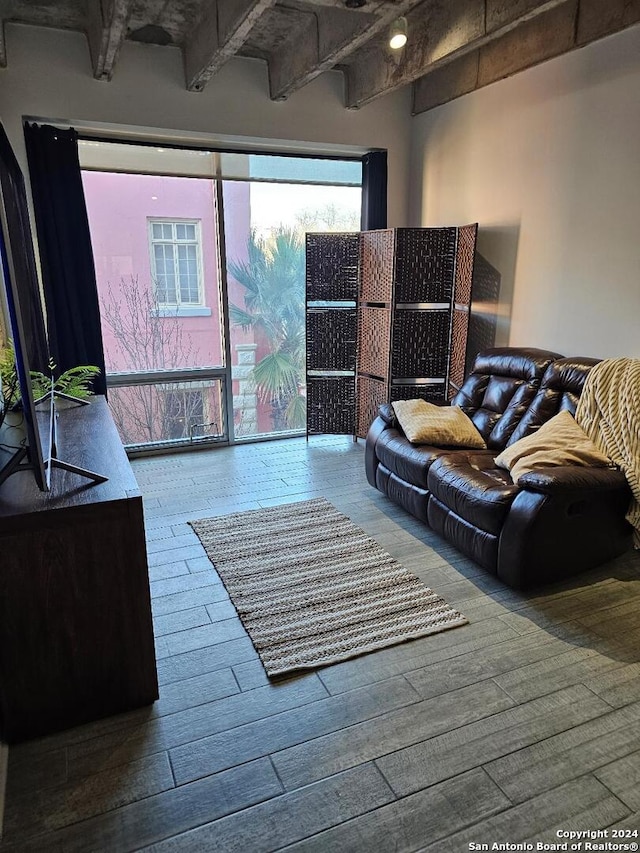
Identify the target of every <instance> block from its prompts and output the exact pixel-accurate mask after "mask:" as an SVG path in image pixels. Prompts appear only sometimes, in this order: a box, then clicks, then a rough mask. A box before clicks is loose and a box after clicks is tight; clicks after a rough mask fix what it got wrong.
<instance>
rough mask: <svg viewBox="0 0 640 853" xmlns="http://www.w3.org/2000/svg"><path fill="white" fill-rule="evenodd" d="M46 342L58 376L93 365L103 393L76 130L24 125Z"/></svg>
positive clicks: (96, 383)
mask: <svg viewBox="0 0 640 853" xmlns="http://www.w3.org/2000/svg"><path fill="white" fill-rule="evenodd" d="M24 135H25V141H26V146H27V159H28V162H29V174H30V176H31V192H32V195H33V205H34V210H35V217H36V230H37V233H38V247H39V250H40V263H41V269H42V284H43V288H44V297H45V304H46V310H47V328H48V331H49V347H50V349H51V356H52V357H53V360H54V362H55V363H56V366H57V368H56V375H58V374H59V373H62V372H63V371H65V370H68V369H69V368H70V367H76V366H77V365H81V364H94V365H96V366H97V367H99V368H100V375H99V376H98V377H97V378H96V379H95V380H94V382H93V390H94V392H95V393H96V394H106V388H107V386H106V377H105V364H104V350H103V347H102V332H101V329H100V309H99V306H98V289H97V286H96V274H95V268H94V264H93V251H92V249H91V236H90V233H89V220H88V218H87V208H86V205H85V200H84V191H83V187H82V178H81V175H80V162H79V160H78V135H77V133H76V132H75V130H73V129H71V130H59V129H58V128H55V127H49V126H48V125H37V124H25V128H24Z"/></svg>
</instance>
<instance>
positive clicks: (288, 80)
mask: <svg viewBox="0 0 640 853" xmlns="http://www.w3.org/2000/svg"><path fill="white" fill-rule="evenodd" d="M420 2H422V0H401V2H399V3H396V4H395V5H394V6H393V7H389V5H388V4H387V3H378V4H376V3H369V4H368V5H367V6H366V7H365V8H364V10H363V11H361V12H357V11H347V10H346V9H338V8H328V7H324V8H322V7H318V8H317V10H316V11H315V13H314V14H313V15H310V16H309V23H308V24H307V26H306V27H305V29H304V31H303V33H302V34H301V35H300V34H296V36H295V37H294V38H292V39H291V40H290V41H289V42H287V44H286V45H285V46H284V47H283V48H282V49H281V50H279V51H278V52H277V53H274V54H273V55H272V56H270V57H269V91H270V96H271V99H272V100H274V101H284V100H285V99H286V98H288V97H289V95H292V94H293V93H294V92H296V91H297V90H298V89H301V88H302V87H303V86H306V85H307V83H310V82H311V81H312V80H314V79H315V78H316V77H318V76H319V75H320V74H322V73H323V72H325V71H328V70H329V69H331V68H333V67H334V66H335V65H338V64H339V63H342V62H344V61H345V60H346V59H347V58H348V57H349V56H351V54H353V53H355V51H356V50H358V49H359V48H360V47H362V46H363V45H364V44H366V43H367V42H368V41H370V40H371V39H372V38H373V37H374V36H375V35H376V34H377V33H379V32H381V31H382V30H386V29H387V28H388V27H389V26H390V25H391V23H392V22H393V21H394V20H395V19H396V18H398V17H399V16H401V15H405V14H406V13H407V12H408V11H409V10H410V9H412V8H414V7H415V6H417V5H418V4H419V3H420Z"/></svg>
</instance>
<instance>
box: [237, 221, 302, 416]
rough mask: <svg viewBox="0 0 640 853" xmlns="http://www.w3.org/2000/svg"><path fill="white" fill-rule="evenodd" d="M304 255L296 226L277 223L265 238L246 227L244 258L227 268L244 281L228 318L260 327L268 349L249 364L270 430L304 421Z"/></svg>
mask: <svg viewBox="0 0 640 853" xmlns="http://www.w3.org/2000/svg"><path fill="white" fill-rule="evenodd" d="M304 267H305V255H304V243H303V240H302V238H301V236H300V234H299V232H297V231H295V230H293V229H290V228H285V227H280V228H279V229H278V230H277V231H276V232H275V233H274V235H273V237H272V238H271V239H270V240H268V241H267V240H264V239H262V238H260V237H258V235H257V234H256V232H255V231H252V232H251V234H250V235H249V239H248V241H247V260H246V261H230V262H229V271H230V273H231V274H232V275H233V277H234V278H235V279H236V281H237V282H238V283H239V284H241V285H242V286H243V287H244V290H245V292H244V308H240V307H238V306H237V305H231V306H230V317H231V322H232V324H233V325H234V326H241V327H242V328H243V329H253V330H254V331H257V332H261V333H262V334H263V335H264V337H265V338H266V340H267V341H268V342H269V348H270V352H269V353H268V354H267V355H265V356H264V357H263V358H261V359H260V361H259V362H258V363H257V364H256V365H255V367H254V369H253V378H254V381H255V383H256V387H257V389H258V394H259V395H260V398H261V399H262V400H267V401H268V402H269V403H270V405H271V419H272V422H273V428H274V430H275V431H281V430H284V429H296V428H301V427H303V426H304V425H305V423H306V399H305V397H304V395H303V394H301V393H300V391H301V388H302V387H303V386H304V379H305V369H304V365H305V320H304V317H305V314H304V300H305V275H304Z"/></svg>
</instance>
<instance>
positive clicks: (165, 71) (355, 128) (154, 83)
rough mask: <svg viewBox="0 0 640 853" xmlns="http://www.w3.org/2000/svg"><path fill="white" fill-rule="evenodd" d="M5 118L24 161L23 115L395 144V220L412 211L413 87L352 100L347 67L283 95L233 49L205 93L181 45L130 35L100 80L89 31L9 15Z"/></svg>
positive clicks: (359, 144) (1, 80)
mask: <svg viewBox="0 0 640 853" xmlns="http://www.w3.org/2000/svg"><path fill="white" fill-rule="evenodd" d="M6 36H7V56H8V65H7V68H6V69H3V70H0V118H1V119H2V122H3V124H4V126H5V128H6V130H7V134H8V135H9V137H10V139H11V142H12V144H13V145H14V148H15V149H16V153H17V154H18V156H19V158H20V159H21V161H22V162H23V164H24V141H23V138H22V129H21V120H22V116H37V117H46V118H57V119H71V120H74V121H81V122H85V123H91V122H107V123H114V124H119V125H131V126H138V127H147V128H158V129H159V131H160V133H161V135H166V134H162V131H163V130H164V131H166V130H171V131H178V132H191V133H196V134H200V135H201V136H203V137H205V138H209V137H212V138H214V139H215V138H217V137H220V136H221V135H223V136H234V137H237V136H240V137H254V138H260V139H269V140H274V147H278V145H277V141H278V140H294V141H301V142H310V143H320V144H326V145H330V146H356V148H358V149H360V150H361V151H362V150H366V149H368V148H387V149H388V151H389V224H390V225H404V224H406V217H407V197H408V157H409V144H410V127H411V115H410V101H409V92H408V91H404V92H401V93H398V94H393V95H390V96H387V97H385V98H382V99H380V100H379V101H376V102H375V103H373V104H371V105H369V106H366V107H364V108H362V109H361V110H346V109H345V108H344V107H343V100H342V86H343V81H342V75H341V74H339V73H327V74H323V75H321V76H320V77H319V78H318V79H317V80H314V81H313V82H312V83H311V84H310V85H308V86H306V87H304V88H303V89H302V90H301V91H299V92H297V93H296V94H294V95H293V96H292V97H291V98H289V100H287V101H285V102H283V103H275V102H273V101H270V100H269V96H268V81H267V70H266V65H265V64H264V63H262V62H259V61H257V60H249V59H232V60H231V61H230V62H228V63H227V64H226V65H225V66H224V67H223V69H222V70H221V71H220V72H219V74H217V75H216V76H215V77H214V78H213V79H212V80H211V82H210V83H209V85H208V86H207V87H206V89H205V91H204V92H202V93H191V92H187V91H186V89H185V84H184V73H183V66H182V54H181V52H180V51H179V50H178V49H177V48H160V47H154V46H150V45H142V44H136V43H133V42H128V43H126V44H125V45H124V47H123V50H122V53H121V55H120V58H119V60H118V63H117V65H116V68H115V73H114V77H113V80H112V81H111V82H110V83H104V82H99V81H97V80H94V79H93V77H92V74H91V65H90V59H89V49H88V46H87V42H86V39H85V37H84V36H83V35H82V34H80V33H72V32H66V31H61V30H47V29H44V28H34V27H24V26H19V25H12V24H9V25H7V27H6Z"/></svg>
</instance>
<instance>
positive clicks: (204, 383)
mask: <svg viewBox="0 0 640 853" xmlns="http://www.w3.org/2000/svg"><path fill="white" fill-rule="evenodd" d="M79 151H80V157H81V163H82V166H83V173H82V175H83V182H84V190H85V198H86V202H87V212H88V214H89V223H90V227H91V237H92V243H93V250H94V262H95V268H96V279H97V284H98V295H99V300H100V314H101V321H102V336H103V341H104V349H105V361H106V369H107V383H108V388H109V405H110V406H111V409H112V411H113V414H114V418H115V420H116V423H117V426H118V429H119V430H120V434H121V436H122V439H123V441H124V443H125V444H126V445H127V446H128V447H129V448H133V449H135V450H136V451H146V450H148V449H151V448H157V447H168V446H175V445H178V444H180V445H184V446H188V445H196V444H204V443H215V442H218V443H223V442H227V441H235V440H242V439H252V438H256V437H263V436H273V435H295V434H299V433H300V432H301V431H302V430H304V427H305V421H306V387H305V383H306V376H305V313H304V303H305V232H308V231H353V230H358V228H359V222H360V207H361V195H362V193H361V179H362V168H361V163H360V161H358V160H335V159H323V158H315V157H306V156H305V157H285V156H276V155H268V154H245V153H238V152H233V153H229V152H212V151H206V150H199V149H198V150H189V149H180V148H174V147H171V148H162V147H161V146H157V145H130V144H126V143H119V142H98V141H95V140H84V141H81V142H80V144H79Z"/></svg>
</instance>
